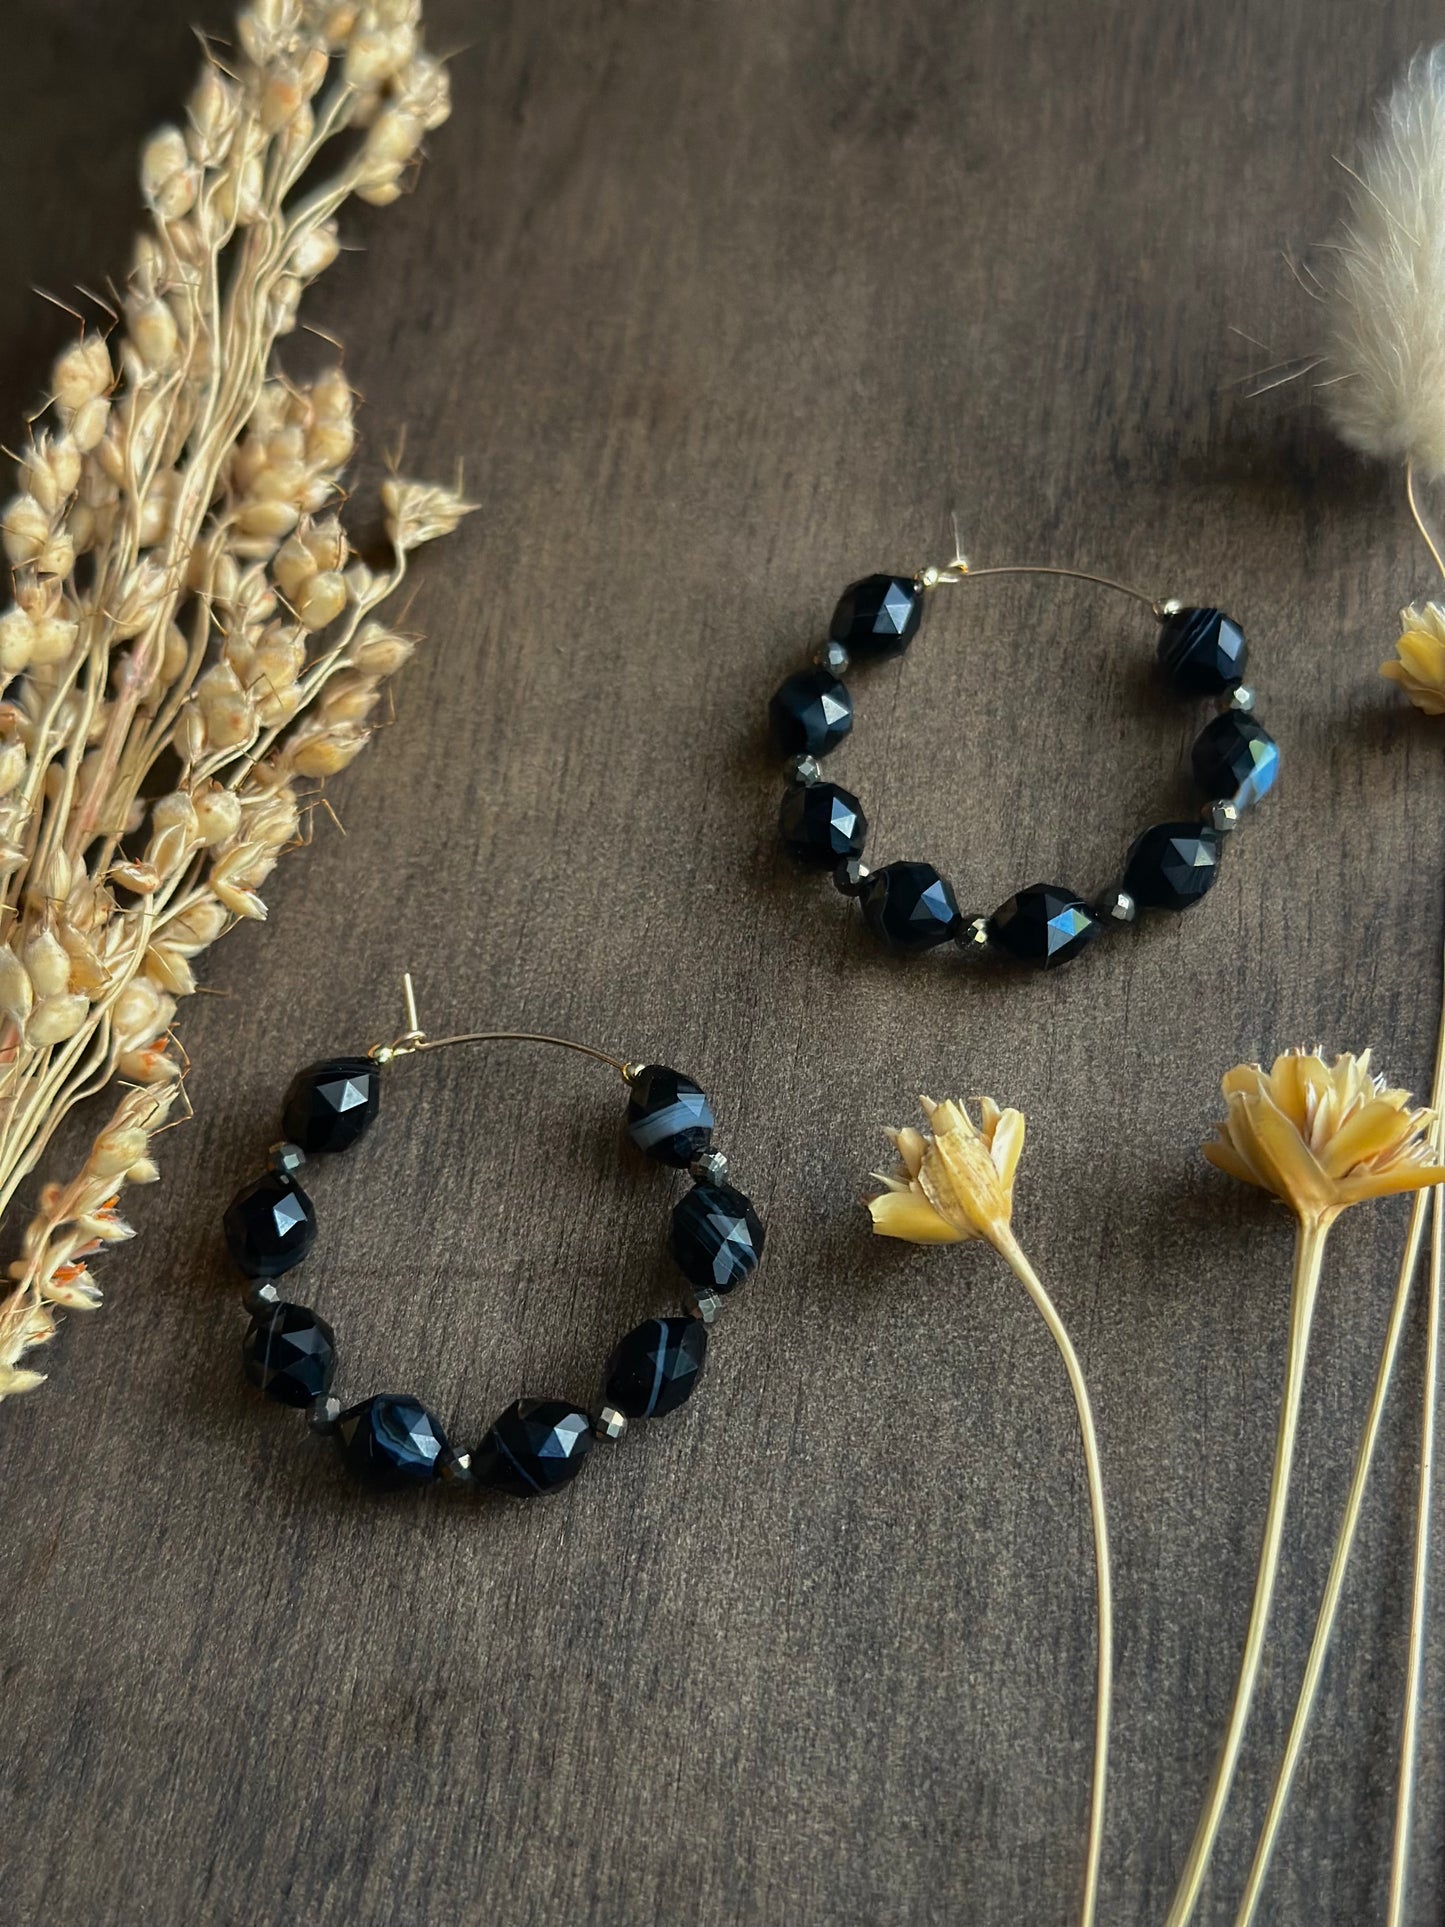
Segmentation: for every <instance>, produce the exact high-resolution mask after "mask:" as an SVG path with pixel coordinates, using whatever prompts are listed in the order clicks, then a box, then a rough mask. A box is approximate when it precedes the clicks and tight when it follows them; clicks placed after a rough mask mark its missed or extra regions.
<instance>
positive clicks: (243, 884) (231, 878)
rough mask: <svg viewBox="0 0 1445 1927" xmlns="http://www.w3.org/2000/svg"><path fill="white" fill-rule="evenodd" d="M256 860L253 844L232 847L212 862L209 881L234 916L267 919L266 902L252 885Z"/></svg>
mask: <svg viewBox="0 0 1445 1927" xmlns="http://www.w3.org/2000/svg"><path fill="white" fill-rule="evenodd" d="M255 860H256V858H255V852H254V851H253V850H252V849H251V848H250V847H249V846H243V847H242V848H241V849H239V850H232V851H230V852H229V853H228V854H227V855H225V856H223V857H220V858H218V859H217V861H216V862H215V863H214V864H212V866H211V874H210V878H209V881H210V885H211V888H212V889H213V890H214V891H215V893H216V895H217V897H219V899H220V900H221V902H222V903H223V904H224V905H225V906H226V908H227V909H228V910H229V911H230V912H231V913H232V915H233V916H237V917H246V918H249V919H250V920H251V921H252V922H254V923H264V922H265V920H266V906H265V904H264V903H263V902H262V901H261V898H260V897H259V896H258V895H257V893H256V891H255V890H254V889H253V888H252V887H251V866H252V865H253V863H254V862H255ZM257 880H258V881H259V879H257Z"/></svg>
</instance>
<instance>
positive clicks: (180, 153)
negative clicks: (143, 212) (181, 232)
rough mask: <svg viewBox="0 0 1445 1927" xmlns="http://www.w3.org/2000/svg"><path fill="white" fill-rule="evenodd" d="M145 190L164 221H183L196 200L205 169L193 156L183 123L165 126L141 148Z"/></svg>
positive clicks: (151, 205) (141, 178) (143, 187)
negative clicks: (202, 172) (183, 129)
mask: <svg viewBox="0 0 1445 1927" xmlns="http://www.w3.org/2000/svg"><path fill="white" fill-rule="evenodd" d="M140 184H141V192H142V193H143V194H144V195H145V198H146V202H147V205H148V206H149V207H150V209H151V210H152V212H153V213H154V214H155V216H156V218H157V220H159V221H162V222H168V221H179V220H180V219H181V218H182V217H183V216H185V215H187V214H189V213H190V211H191V209H192V208H193V207H194V206H195V204H196V194H197V192H198V190H199V188H200V185H201V170H200V168H199V167H198V166H197V165H196V163H195V162H194V161H193V160H192V159H191V154H190V150H189V148H188V147H187V146H186V137H185V135H184V134H183V133H182V132H181V130H180V128H179V127H162V128H161V129H160V130H159V131H158V132H157V133H155V134H153V135H152V136H151V138H150V139H149V140H148V141H147V142H146V144H145V147H144V148H143V149H142V152H141V165H140Z"/></svg>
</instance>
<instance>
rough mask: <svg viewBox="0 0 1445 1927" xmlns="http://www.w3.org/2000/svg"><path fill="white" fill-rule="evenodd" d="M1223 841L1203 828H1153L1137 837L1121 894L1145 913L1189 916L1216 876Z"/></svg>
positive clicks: (1181, 825) (1197, 825)
mask: <svg viewBox="0 0 1445 1927" xmlns="http://www.w3.org/2000/svg"><path fill="white" fill-rule="evenodd" d="M1223 849H1224V839H1223V838H1222V837H1221V836H1220V834H1219V832H1218V830H1215V829H1211V828H1210V826H1209V825H1208V824H1207V823H1156V824H1155V825H1154V826H1153V828H1152V829H1148V830H1145V831H1144V833H1143V835H1142V836H1140V837H1137V838H1136V839H1135V841H1134V844H1133V847H1132V848H1131V849H1130V851H1129V860H1128V862H1127V863H1126V864H1125V866H1124V888H1125V889H1126V890H1127V891H1128V892H1129V895H1130V896H1131V897H1133V899H1134V901H1135V902H1136V903H1138V904H1141V905H1143V906H1144V908H1146V909H1149V910H1187V909H1188V908H1189V906H1190V904H1191V903H1198V901H1199V899H1200V898H1201V897H1202V896H1203V895H1204V894H1205V892H1206V891H1208V890H1209V889H1211V888H1212V887H1213V884H1214V879H1215V878H1216V877H1217V876H1218V875H1219V859H1220V856H1221V854H1222V852H1223Z"/></svg>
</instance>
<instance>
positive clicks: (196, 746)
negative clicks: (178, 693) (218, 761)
mask: <svg viewBox="0 0 1445 1927" xmlns="http://www.w3.org/2000/svg"><path fill="white" fill-rule="evenodd" d="M171 743H172V746H173V748H174V749H175V752H176V754H177V756H179V757H180V759H181V761H182V763H184V764H185V765H186V767H187V768H189V767H190V765H191V764H192V763H197V762H199V761H200V759H201V757H202V756H204V755H205V753H206V719H205V717H204V716H203V715H202V714H201V706H200V704H199V703H198V702H195V701H192V702H188V703H187V704H186V706H185V708H184V709H182V711H181V713H180V715H179V716H178V717H177V718H176V726H175V728H174V730H173V731H172V732H171Z"/></svg>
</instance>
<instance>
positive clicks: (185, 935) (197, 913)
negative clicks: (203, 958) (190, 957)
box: [166, 897, 230, 951]
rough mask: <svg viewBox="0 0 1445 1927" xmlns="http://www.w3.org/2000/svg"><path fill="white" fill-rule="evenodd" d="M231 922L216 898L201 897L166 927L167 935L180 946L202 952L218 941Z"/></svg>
mask: <svg viewBox="0 0 1445 1927" xmlns="http://www.w3.org/2000/svg"><path fill="white" fill-rule="evenodd" d="M229 921H230V919H229V918H228V917H227V916H226V913H225V911H224V910H223V909H222V907H221V905H220V904H219V903H217V902H216V900H215V899H214V897H199V898H197V900H196V901H195V902H194V903H193V904H192V905H191V906H190V908H189V909H188V910H183V911H182V912H181V913H180V915H179V916H176V917H173V918H172V919H171V921H170V922H169V924H167V926H166V935H167V936H168V937H169V938H171V939H173V940H174V941H175V942H176V943H177V944H178V945H187V946H191V947H193V948H194V949H195V950H197V951H200V950H204V949H205V948H206V946H207V944H212V943H214V942H215V941H216V939H217V937H219V936H220V934H221V932H222V931H223V930H224V929H225V927H226V925H227V923H228V922H229Z"/></svg>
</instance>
